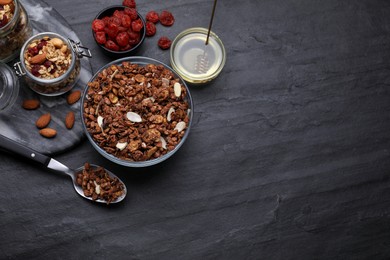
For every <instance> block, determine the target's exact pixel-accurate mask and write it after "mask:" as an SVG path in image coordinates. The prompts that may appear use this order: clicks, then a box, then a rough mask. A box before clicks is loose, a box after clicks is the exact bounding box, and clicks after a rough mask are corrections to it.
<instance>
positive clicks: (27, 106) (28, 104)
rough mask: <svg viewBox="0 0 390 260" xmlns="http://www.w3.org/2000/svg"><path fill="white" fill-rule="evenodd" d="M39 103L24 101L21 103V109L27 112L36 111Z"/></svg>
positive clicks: (29, 100) (31, 100)
mask: <svg viewBox="0 0 390 260" xmlns="http://www.w3.org/2000/svg"><path fill="white" fill-rule="evenodd" d="M40 105H41V103H40V102H39V100H38V99H26V100H24V101H23V104H22V107H23V108H24V109H27V110H34V109H37V108H38V107H39V106H40Z"/></svg>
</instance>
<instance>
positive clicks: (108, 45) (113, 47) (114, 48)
mask: <svg viewBox="0 0 390 260" xmlns="http://www.w3.org/2000/svg"><path fill="white" fill-rule="evenodd" d="M104 46H105V47H106V48H107V49H109V50H112V51H119V46H118V45H117V44H116V43H115V42H114V41H113V40H108V41H106V43H105V44H104Z"/></svg>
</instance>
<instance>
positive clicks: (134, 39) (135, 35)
mask: <svg viewBox="0 0 390 260" xmlns="http://www.w3.org/2000/svg"><path fill="white" fill-rule="evenodd" d="M127 34H128V35H129V44H130V45H132V46H135V45H137V44H138V43H139V42H140V41H141V35H140V33H139V32H133V31H131V30H129V31H127Z"/></svg>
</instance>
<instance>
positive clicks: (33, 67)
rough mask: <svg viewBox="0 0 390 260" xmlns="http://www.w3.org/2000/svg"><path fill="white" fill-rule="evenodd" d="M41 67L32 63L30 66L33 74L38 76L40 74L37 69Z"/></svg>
mask: <svg viewBox="0 0 390 260" xmlns="http://www.w3.org/2000/svg"><path fill="white" fill-rule="evenodd" d="M40 69H41V66H40V65H33V66H32V67H31V73H32V74H33V75H34V76H35V77H39V76H40V75H41V74H40V73H39V70H40Z"/></svg>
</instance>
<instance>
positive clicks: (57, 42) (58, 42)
mask: <svg viewBox="0 0 390 260" xmlns="http://www.w3.org/2000/svg"><path fill="white" fill-rule="evenodd" d="M50 42H51V43H52V44H53V45H54V47H56V48H57V49H60V48H61V47H62V45H64V42H63V41H62V40H61V39H59V38H53V39H51V40H50Z"/></svg>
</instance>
